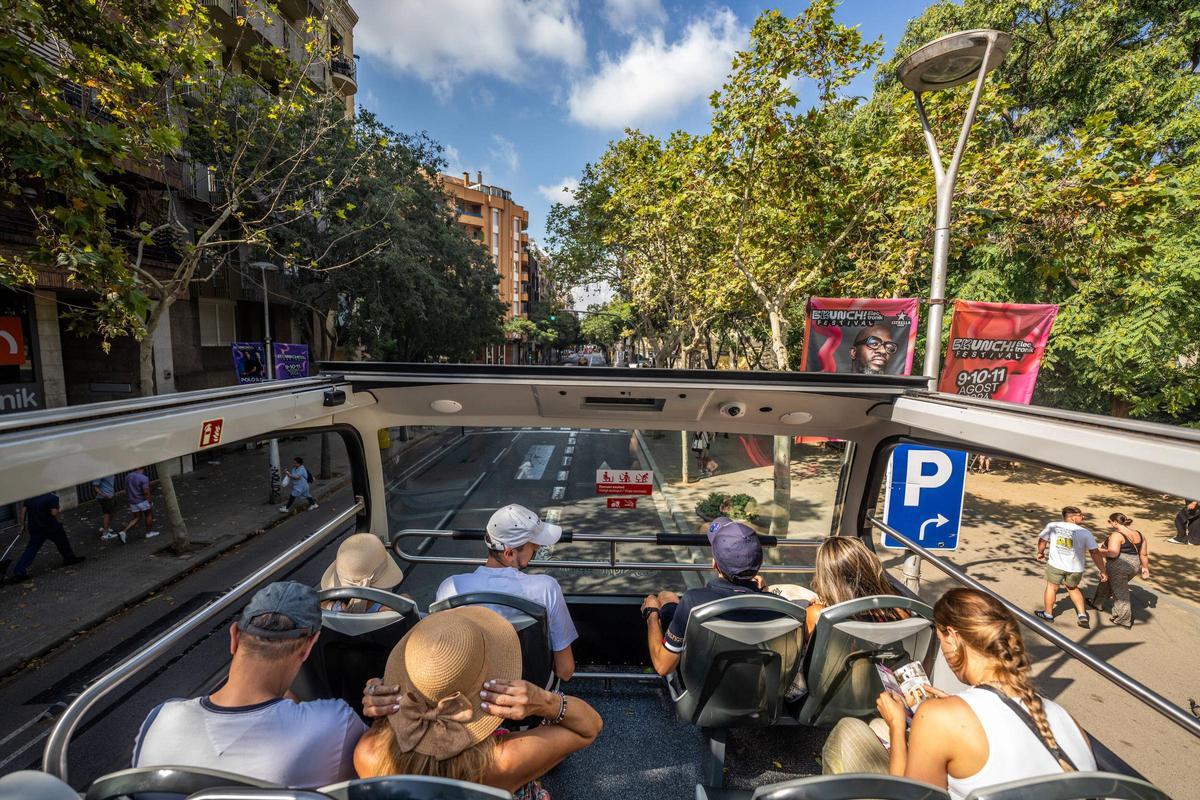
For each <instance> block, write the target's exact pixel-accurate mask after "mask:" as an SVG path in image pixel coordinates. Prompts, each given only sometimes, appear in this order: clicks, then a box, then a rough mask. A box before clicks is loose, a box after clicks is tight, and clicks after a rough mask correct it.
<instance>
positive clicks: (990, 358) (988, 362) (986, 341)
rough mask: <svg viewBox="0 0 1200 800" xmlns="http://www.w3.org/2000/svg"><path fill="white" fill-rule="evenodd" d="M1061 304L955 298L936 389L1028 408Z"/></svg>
mask: <svg viewBox="0 0 1200 800" xmlns="http://www.w3.org/2000/svg"><path fill="white" fill-rule="evenodd" d="M1057 314H1058V306H1054V305H1030V304H1020V303H983V302H978V301H975V300H955V301H954V318H953V319H952V320H951V323H950V346H949V347H948V348H947V349H946V365H945V366H944V367H943V368H942V376H941V379H940V380H939V381H938V391H940V392H946V393H948V394H961V395H964V396H967V397H983V398H990V399H992V400H1005V401H1007V402H1009V403H1025V404H1028V403H1029V401H1030V400H1031V399H1032V398H1033V387H1034V384H1036V383H1037V376H1038V370H1040V369H1041V366H1042V353H1044V352H1045V350H1046V342H1048V341H1049V339H1050V329H1051V328H1052V327H1053V326H1054V318H1055V316H1056V315H1057Z"/></svg>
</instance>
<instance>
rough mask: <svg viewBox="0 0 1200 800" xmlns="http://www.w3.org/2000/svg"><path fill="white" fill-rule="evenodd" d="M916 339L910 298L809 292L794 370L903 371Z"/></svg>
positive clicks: (914, 304)
mask: <svg viewBox="0 0 1200 800" xmlns="http://www.w3.org/2000/svg"><path fill="white" fill-rule="evenodd" d="M916 341H917V301H916V299H864V298H844V297H810V298H809V299H808V306H807V310H806V313H805V315H804V352H803V356H802V357H801V358H802V360H801V365H800V369H802V370H806V371H809V372H853V373H858V374H861V375H908V374H909V373H911V372H912V361H913V350H914V345H915V344H916Z"/></svg>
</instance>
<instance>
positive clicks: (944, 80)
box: [896, 29, 1012, 92]
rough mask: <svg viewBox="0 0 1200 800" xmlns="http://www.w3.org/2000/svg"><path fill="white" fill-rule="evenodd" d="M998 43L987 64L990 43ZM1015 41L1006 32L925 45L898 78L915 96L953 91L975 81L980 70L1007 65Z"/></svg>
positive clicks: (954, 37) (956, 36)
mask: <svg viewBox="0 0 1200 800" xmlns="http://www.w3.org/2000/svg"><path fill="white" fill-rule="evenodd" d="M989 40H994V41H995V44H994V45H993V46H992V54H991V56H990V57H989V58H988V63H986V64H984V63H983V56H984V53H986V52H987V46H988V41H989ZM1010 47H1012V37H1011V36H1009V35H1008V34H1007V33H1004V32H1003V31H994V30H986V29H984V30H975V31H959V32H958V33H950V34H947V35H945V36H943V37H941V38H940V39H935V40H934V41H932V42H930V43H929V44H926V45H923V46H921V47H919V48H917V50H916V51H915V52H913V54H912V55H910V56H909V57H908V58H906V59H904V61H903V62H902V63H901V64H900V68H899V69H898V70H896V77H897V78H899V79H900V82H901V83H903V84H904V85H905V86H907V87H908V88H909V89H912V90H913V91H914V92H932V91H937V90H938V89H950V88H952V87H955V86H960V85H962V84H964V83H966V82H967V81H970V80H973V79H974V78H975V76H976V75H978V74H979V70H980V68H982V69H983V70H984V72H987V71H989V70H993V69H995V68H996V67H998V66H1000V64H1001V63H1002V62H1003V61H1004V57H1005V56H1007V55H1008V50H1009V48H1010Z"/></svg>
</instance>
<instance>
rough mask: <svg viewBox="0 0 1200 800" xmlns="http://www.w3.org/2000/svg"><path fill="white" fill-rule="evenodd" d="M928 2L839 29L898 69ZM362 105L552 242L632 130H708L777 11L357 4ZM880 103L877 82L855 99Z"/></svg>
mask: <svg viewBox="0 0 1200 800" xmlns="http://www.w3.org/2000/svg"><path fill="white" fill-rule="evenodd" d="M929 2H930V0H923V1H922V2H916V1H915V0H845V2H844V3H843V4H842V6H841V8H840V10H839V12H838V16H839V19H840V20H841V21H842V22H844V23H846V24H852V25H858V26H860V27H861V29H862V31H863V33H864V34H865V35H866V36H867V37H871V38H873V37H876V36H882V37H883V40H884V44H885V46H886V50H887V55H888V56H890V55H891V53H892V51H893V49H894V48H895V46H896V43H897V42H898V41H899V39H900V37H901V35H902V34H903V33H904V27H905V25H906V23H907V22H908V20H909V18H911V17H913V16H916V15H918V14H920V13H921V11H922V10H923V8H924V7H925V6H926V5H928V3H929ZM351 5H352V6H353V7H354V9H355V10H356V11H357V12H358V14H359V17H360V20H359V23H358V25H357V26H356V28H355V32H354V37H355V51H356V52H357V53H358V54H359V55H360V56H361V57H360V59H359V62H358V97H357V102H358V103H359V104H360V105H362V106H365V107H366V108H368V109H370V110H371V111H373V112H375V113H376V114H377V115H379V117H380V118H381V119H382V120H383V122H384V123H386V124H387V125H389V126H391V127H393V128H395V129H398V130H404V131H417V130H425V131H428V132H429V133H430V134H431V135H432V136H433V137H434V138H435V139H437V140H438V141H440V142H441V143H442V144H443V145H444V146H445V147H446V156H447V159H448V161H449V162H450V165H449V167H448V168H447V171H448V172H450V173H452V174H457V173H459V172H461V171H463V170H469V171H470V172H471V173H472V175H473V174H474V173H475V172H476V171H477V170H482V171H483V173H484V181H485V182H486V183H491V184H496V185H499V186H503V187H505V188H507V189H510V190H512V192H513V197H514V199H515V200H516V201H517V202H519V203H521V204H522V205H523V206H525V207H526V208H527V209H528V210H529V215H530V222H529V227H530V233H531V235H532V237H533V238H534V239H535V240H537V241H541V240H542V239H543V238H544V231H545V223H546V215H547V213H548V212H549V210H550V205H551V203H552V202H553V200H554V198H555V197H556V196H558V193H559V191H560V190H561V187H562V186H564V185H565V184H568V183H570V182H571V181H572V180H573V179H574V178H575V177H576V176H578V175H579V173H580V170H581V169H582V167H583V165H584V164H585V163H587V162H588V161H592V160H595V159H596V158H597V157H598V156H599V155H600V154H601V153H602V152H603V151H604V148H605V146H606V145H607V143H608V142H609V141H610V140H611V139H613V138H616V137H619V136H620V134H621V130H622V128H624V127H626V126H629V127H638V128H641V129H642V130H644V131H647V132H649V133H654V134H658V135H663V134H666V133H669V132H670V131H672V130H676V129H680V128H682V129H684V130H689V131H694V132H700V131H703V130H704V129H705V128H706V126H707V124H708V118H709V108H708V99H707V98H708V95H709V94H710V93H711V92H712V91H713V90H714V89H717V88H719V86H720V84H721V82H722V80H723V78H724V76H725V74H726V73H727V72H728V67H729V62H730V59H731V57H732V55H733V53H734V52H736V51H737V50H738V49H740V48H741V47H743V46H744V45H745V43H746V42H747V34H748V31H749V28H750V26H751V25H752V24H753V21H754V18H755V16H756V15H757V14H758V13H759V12H760V11H761V10H763V9H765V8H772V7H778V8H780V10H782V11H783V12H784V13H786V14H789V15H794V14H797V13H799V12H800V11H801V10H802V9H803V8H804V7H805V5H806V3H805V2H802V1H797V2H784V3H780V4H778V5H776V4H768V3H761V2H736V1H732V2H708V0H694V1H692V0H683V1H682V2H673V0H351ZM854 88H855V89H856V90H857V92H858V93H860V94H866V93H869V91H870V80H869V79H862V80H860V82H859V85H858V86H856V87H854Z"/></svg>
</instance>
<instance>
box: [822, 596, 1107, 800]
mask: <svg viewBox="0 0 1200 800" xmlns="http://www.w3.org/2000/svg"><path fill="white" fill-rule="evenodd" d="M933 619H934V624H935V626H936V629H937V636H938V643H939V645H940V646H941V649H942V654H943V655H944V656H945V658H946V662H947V664H949V666H950V669H951V670H953V672H954V675H955V677H957V678H958V679H959V680H960V681H962V682H963V683H965V684H967V685H968V686H970V687H971V688H969V689H967V690H966V691H963V692H960V693H959V694H956V695H947V694H945V693H944V692H940V691H937V690H933V694H934V696H933V697H931V698H930V699H928V700H926V701H924V702H923V703H921V705H920V706H919V707H918V709H917V712H916V715H915V716H914V717H913V719H912V727H911V729H909V728H908V724H907V717H906V714H905V709H904V705H903V703H902V701H901V700H899V699H898V698H896V697H895V696H894V695H892V694H889V693H888V692H883V693H882V694H881V695H879V698H878V700H877V701H876V703H877V708H878V709H879V713H880V716H882V717H883V724H884V725H886V728H887V735H888V737H889V739H890V742H891V747H890V752H885V747H884V746H883V745H882V743H881V742H880V739H879V738H876V736H875V733H874V732H873V730H872V728H869V727H867V725H866V723H864V722H863V721H862V720H857V719H853V720H852V719H843V720H842V721H841V722H839V723H838V724H837V726H835V728H834V730H833V732H832V733H831V734H830V737H829V740H828V741H827V742H826V745H825V752H824V757H825V758H824V760H825V771H826V772H858V771H867V772H880V773H890V774H892V775H901V776H905V777H908V778H914V779H916V780H920V781H925V782H926V783H929V784H932V785H934V786H939V787H945V788H946V789H948V790H949V792H950V796H951V798H954V799H955V800H960V799H961V798H964V797H966V796H967V795H968V794H970V793H971V792H973V791H975V790H976V789H980V788H982V787H985V786H993V785H995V784H998V783H1005V782H1007V781H1014V780H1021V779H1023V778H1034V777H1037V776H1040V775H1053V774H1055V773H1058V772H1071V771H1076V770H1078V771H1084V772H1087V771H1091V770H1095V769H1096V759H1095V756H1094V755H1093V754H1092V750H1091V747H1090V746H1089V745H1088V741H1087V736H1086V735H1085V734H1084V732H1083V729H1081V728H1080V727H1079V725H1078V723H1076V722H1075V720H1074V719H1072V718H1071V715H1070V714H1068V713H1067V712H1066V710H1065V709H1063V707H1062V706H1060V705H1058V704H1057V703H1055V702H1053V701H1051V700H1047V699H1045V698H1044V697H1042V696H1040V695H1039V694H1038V693H1037V692H1036V691H1035V690H1034V688H1033V684H1032V682H1031V679H1030V675H1029V655H1028V653H1027V652H1026V650H1025V642H1024V640H1022V638H1021V631H1020V629H1019V628H1018V627H1017V620H1016V619H1015V618H1014V617H1013V616H1012V614H1010V613H1009V612H1008V610H1007V609H1006V608H1005V607H1004V606H1002V605H1001V604H1000V603H999V601H997V600H996V599H995V598H993V597H992V596H991V595H988V594H985V593H984V592H980V591H976V590H974V589H951V590H950V591H948V592H946V594H945V595H943V596H942V598H941V599H940V600H938V601H937V603H936V604H935V605H934V607H933ZM876 726H877V727H880V726H879V725H878V723H877V724H876ZM868 737H870V738H868ZM872 740H873V742H872Z"/></svg>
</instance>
